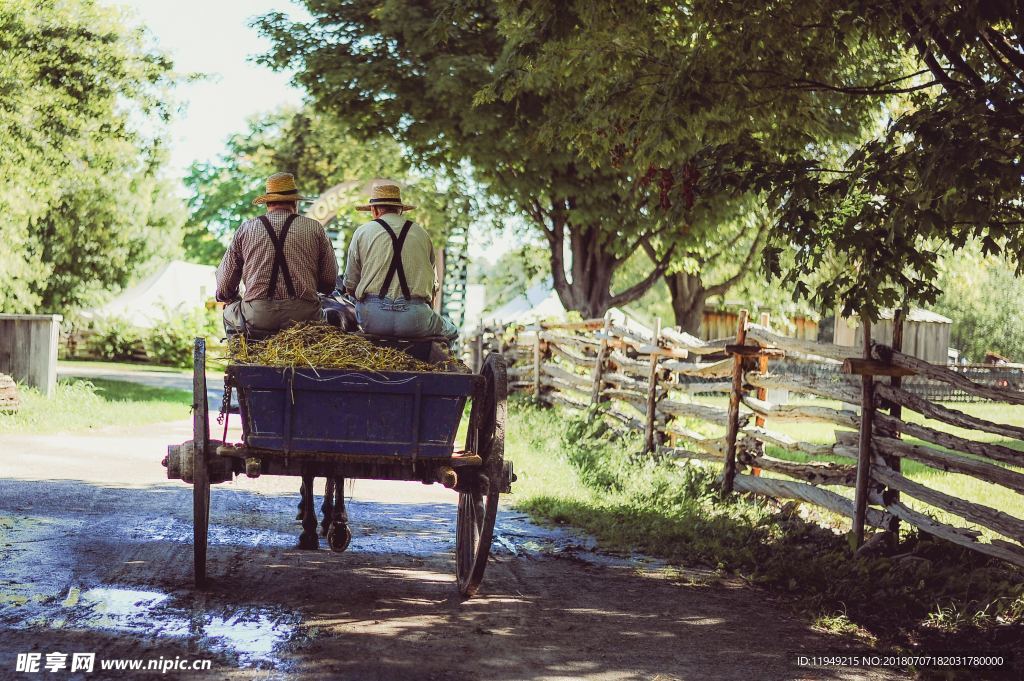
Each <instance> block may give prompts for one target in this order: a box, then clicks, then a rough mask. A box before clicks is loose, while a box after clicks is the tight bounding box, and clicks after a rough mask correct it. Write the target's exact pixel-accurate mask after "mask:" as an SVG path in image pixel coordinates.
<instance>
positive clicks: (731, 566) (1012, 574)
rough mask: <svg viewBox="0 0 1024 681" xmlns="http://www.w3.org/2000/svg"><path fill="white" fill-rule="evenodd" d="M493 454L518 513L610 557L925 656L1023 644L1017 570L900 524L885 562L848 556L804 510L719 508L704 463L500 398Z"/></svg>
mask: <svg viewBox="0 0 1024 681" xmlns="http://www.w3.org/2000/svg"><path fill="white" fill-rule="evenodd" d="M506 447H507V456H508V457H509V458H511V459H512V460H513V461H514V462H515V465H516V472H517V474H518V475H519V482H518V483H517V484H516V496H515V497H514V501H515V504H516V506H517V507H518V508H520V509H523V510H525V511H527V512H529V513H531V514H533V515H535V516H539V517H540V518H543V519H546V520H549V521H554V522H561V523H569V524H572V525H575V526H577V527H580V528H582V529H583V530H585V531H587V532H589V533H591V534H593V535H594V536H595V537H597V539H598V540H599V542H600V543H601V544H602V545H603V546H605V547H608V548H611V549H619V550H625V551H629V550H640V551H643V552H644V553H648V554H650V555H654V556H658V557H661V558H665V559H668V560H671V561H675V562H678V563H681V564H690V565H695V564H696V565H702V566H711V567H713V568H717V569H718V570H720V571H721V572H723V573H727V574H732V575H738V576H741V577H743V578H744V579H746V580H748V581H750V582H751V583H756V584H760V585H763V586H765V587H766V588H768V589H771V590H773V591H777V592H783V593H787V594H791V595H792V596H793V597H794V602H795V603H796V604H797V606H798V608H799V609H800V610H802V611H804V612H805V613H806V614H807V615H808V616H809V617H810V618H811V619H812V620H813V621H815V622H817V624H818V626H820V627H822V628H824V629H827V630H829V631H834V632H851V631H855V630H856V631H859V632H866V633H867V634H868V635H869V636H871V637H877V638H878V639H881V640H882V641H883V642H884V643H885V644H886V645H889V646H894V645H897V646H905V647H908V648H910V647H912V646H914V645H915V644H923V645H925V646H927V647H928V648H929V649H931V650H951V649H958V650H968V649H981V648H984V649H987V650H1010V649H1011V648H1015V647H1016V646H1011V645H1010V644H1009V643H1008V641H1009V640H1010V639H1011V638H1014V637H1016V639H1019V638H1020V637H1021V636H1024V571H1022V570H1019V569H1016V568H1014V567H1012V566H1010V565H1008V564H1006V563H1003V562H1001V561H998V560H994V559H988V558H986V557H985V556H982V555H980V554H977V553H975V552H972V551H969V550H967V549H961V548H958V547H956V546H955V545H953V544H949V543H948V542H943V541H941V540H938V541H933V540H931V538H930V537H928V536H926V535H921V534H918V533H916V532H913V531H910V530H909V529H908V530H907V531H906V533H905V536H904V537H903V542H902V545H901V547H900V550H899V554H898V555H897V556H894V557H891V558H890V557H879V558H872V559H855V558H853V557H852V556H851V554H850V550H849V548H848V546H847V543H846V539H845V537H844V536H843V535H841V534H838V533H836V532H834V531H832V530H830V529H828V528H826V527H823V526H821V525H819V524H817V523H815V522H813V521H811V520H808V519H807V518H806V516H805V514H804V513H802V508H806V507H802V506H801V505H799V504H796V503H787V504H784V505H780V504H779V503H777V502H775V501H771V500H765V499H758V500H756V501H755V500H751V499H750V498H748V497H743V496H739V495H737V496H734V497H732V498H730V499H728V500H724V501H723V500H721V499H719V498H718V495H717V487H716V485H715V478H716V477H717V475H718V472H719V471H718V470H717V467H705V466H703V465H701V464H699V463H691V464H688V465H685V466H683V467H680V466H678V465H676V464H675V463H674V462H670V461H664V460H663V461H658V460H655V459H654V458H652V457H650V456H640V455H638V454H636V452H638V451H639V450H640V448H641V447H640V442H639V441H638V439H636V438H630V437H626V438H625V439H616V438H614V437H611V436H610V435H609V434H608V433H606V432H602V427H601V426H600V425H591V424H588V423H587V422H586V420H585V419H581V418H573V417H572V416H571V415H570V414H568V413H567V412H564V411H561V410H557V409H546V410H545V409H538V408H535V407H533V406H531V405H530V404H529V403H528V402H527V401H525V400H513V402H512V406H511V408H510V427H509V435H508V437H507V444H506ZM752 597H755V596H752ZM965 646H966V647H965ZM1016 664H1024V660H1019V661H1017V662H1016ZM1017 671H1018V672H1020V671H1022V669H1018V670H1017Z"/></svg>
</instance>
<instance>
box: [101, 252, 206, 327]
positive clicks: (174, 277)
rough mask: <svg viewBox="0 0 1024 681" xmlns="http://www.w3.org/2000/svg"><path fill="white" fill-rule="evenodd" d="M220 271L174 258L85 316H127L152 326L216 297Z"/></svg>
mask: <svg viewBox="0 0 1024 681" xmlns="http://www.w3.org/2000/svg"><path fill="white" fill-rule="evenodd" d="M216 271H217V268H216V267H213V266H212V265H196V264H194V263H190V262H184V261H182V260H174V261H171V262H169V263H167V264H166V265H163V266H161V267H160V269H158V270H157V271H156V272H154V273H153V274H151V275H149V276H148V277H146V278H145V279H143V280H142V281H140V282H138V283H137V284H135V285H134V286H132V287H130V288H127V289H125V290H124V291H122V292H121V294H120V295H118V296H117V297H116V298H114V299H113V300H111V301H110V302H108V303H106V304H104V305H101V306H100V307H97V308H93V309H92V310H88V311H87V312H86V313H85V316H87V317H97V318H98V317H123V318H125V319H127V320H129V321H131V322H132V324H134V325H135V326H141V327H144V328H152V327H154V326H156V325H157V324H159V323H160V322H161V321H163V320H164V319H166V318H167V316H168V315H169V314H174V313H187V312H191V311H192V310H194V309H196V308H198V307H202V306H203V305H205V304H206V302H207V301H208V300H210V299H211V298H213V297H214V296H215V295H216V293H217V279H216Z"/></svg>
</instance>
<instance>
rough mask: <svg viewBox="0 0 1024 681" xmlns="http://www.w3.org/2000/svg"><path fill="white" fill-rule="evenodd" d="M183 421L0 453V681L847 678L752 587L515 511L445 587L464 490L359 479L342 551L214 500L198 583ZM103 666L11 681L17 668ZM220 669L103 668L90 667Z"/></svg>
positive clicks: (272, 516) (41, 441) (276, 508)
mask: <svg viewBox="0 0 1024 681" xmlns="http://www.w3.org/2000/svg"><path fill="white" fill-rule="evenodd" d="M188 437H189V426H188V424H187V423H180V424H171V425H164V426H158V427H153V426H150V427H146V428H141V429H137V430H133V431H116V430H113V431H106V432H100V433H96V434H92V435H88V436H75V437H69V436H47V437H29V436H25V437H12V436H7V437H3V438H0V565H2V568H0V678H2V679H7V678H12V679H28V678H40V677H42V678H48V679H51V678H52V679H57V678H60V679H68V678H80V679H97V678H121V679H124V678H131V679H145V678H160V679H175V678H190V679H207V678H208V679H286V678H287V679H351V680H359V681H371V680H379V681H391V680H398V679H403V680H405V679H437V680H442V679H443V680H448V679H452V680H454V679H499V680H506V679H507V680H512V679H531V680H533V679H535V680H540V679H593V680H599V679H600V680H604V679H608V680H612V679H616V680H618V679H662V680H668V679H687V680H689V679H745V680H755V679H756V680H761V679H853V678H870V679H883V678H899V676H898V675H895V674H892V675H887V674H886V673H883V672H877V671H876V672H874V673H870V674H869V673H867V672H862V671H853V670H845V671H842V670H828V669H806V668H804V669H801V668H798V667H797V666H796V665H795V662H794V659H795V655H796V654H797V653H799V652H803V653H822V652H825V651H834V650H836V649H840V648H842V647H843V643H842V642H841V641H839V640H837V639H834V638H832V637H830V636H829V635H827V634H824V633H820V632H816V631H813V630H812V629H810V628H809V627H808V626H807V624H806V623H802V622H800V621H798V620H796V619H794V618H793V617H791V616H789V615H788V614H787V613H786V611H785V609H783V608H780V607H778V606H777V605H773V604H771V603H770V602H769V601H767V600H766V598H765V596H764V595H763V594H762V593H761V592H759V591H756V590H752V589H749V588H746V587H743V586H739V585H727V584H721V583H717V582H715V581H714V580H713V579H711V578H710V577H709V576H707V575H702V574H700V573H698V572H679V571H678V570H671V569H667V568H665V567H663V566H659V565H658V564H657V563H653V562H642V561H636V560H632V561H630V560H625V559H620V558H614V557H609V556H603V555H601V554H599V553H597V552H595V551H593V550H591V548H590V547H589V546H588V542H587V540H586V539H585V538H581V537H578V536H574V535H572V534H570V533H568V532H565V531H559V530H548V529H544V528H541V527H538V526H536V525H534V524H532V523H530V522H529V521H528V520H527V519H526V518H525V517H524V516H523V515H522V514H518V513H515V512H513V511H510V510H506V511H504V512H503V513H502V515H501V518H500V520H499V527H498V532H499V541H498V544H497V545H496V547H495V551H494V557H493V560H492V563H491V566H490V567H489V569H488V572H487V575H486V578H485V581H484V586H483V589H482V592H481V594H480V595H479V596H478V597H476V598H473V599H470V600H468V601H463V600H461V599H460V598H459V597H458V594H457V592H456V589H455V585H454V575H453V573H454V564H453V556H452V550H453V544H454V531H453V519H454V516H455V506H454V504H453V501H454V494H452V493H450V492H448V491H447V490H443V489H439V488H438V487H437V486H434V487H426V486H422V485H418V484H416V483H370V482H356V483H355V486H354V488H353V489H352V490H351V493H352V495H353V500H352V502H351V504H350V507H349V510H350V515H351V517H352V519H353V532H354V535H355V536H354V539H353V541H352V545H351V547H350V549H349V551H348V552H346V553H344V554H334V553H332V552H330V551H329V550H326V549H321V550H319V551H298V550H294V549H293V548H292V546H293V545H294V542H295V539H296V537H297V534H298V527H297V525H296V524H295V522H294V520H293V518H294V515H295V503H296V501H297V495H296V491H295V487H296V482H295V481H294V480H290V479H282V478H260V479H258V480H248V479H244V478H243V479H242V480H239V481H235V482H233V483H229V484H225V485H219V486H216V487H214V489H213V495H212V511H211V536H210V544H211V545H210V559H211V564H210V574H211V576H212V584H211V586H210V587H209V588H208V589H206V590H205V591H201V592H200V591H196V590H194V589H193V588H192V587H191V533H192V530H191V527H192V526H191V488H190V487H189V486H187V485H185V484H182V483H179V482H169V481H167V480H165V479H163V469H162V468H161V467H160V465H159V461H160V458H161V456H162V454H163V449H164V447H165V445H166V444H167V443H171V442H180V441H182V440H185V439H187V438H188ZM27 652H35V653H40V654H41V657H42V663H45V661H46V654H47V653H52V652H64V653H75V652H85V653H90V652H91V653H96V662H95V671H94V672H93V673H81V672H76V673H74V674H71V673H69V672H68V671H67V670H62V671H59V672H56V673H50V672H46V671H45V670H43V671H42V672H41V673H35V674H23V673H17V672H16V671H15V669H16V656H17V653H27ZM129 658H141V659H144V660H150V659H160V658H164V660H168V661H170V660H175V659H177V658H180V659H181V660H189V661H194V660H203V659H207V660H211V667H212V668H211V670H210V671H206V672H193V671H186V672H175V671H170V672H168V673H165V674H160V673H158V672H103V671H100V670H99V667H100V663H101V661H102V660H110V659H129Z"/></svg>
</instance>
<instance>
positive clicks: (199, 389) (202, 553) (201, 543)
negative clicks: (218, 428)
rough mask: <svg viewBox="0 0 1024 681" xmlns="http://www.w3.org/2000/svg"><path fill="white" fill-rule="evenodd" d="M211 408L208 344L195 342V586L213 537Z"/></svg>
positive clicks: (203, 577) (202, 577)
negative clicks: (211, 508)
mask: <svg viewBox="0 0 1024 681" xmlns="http://www.w3.org/2000/svg"><path fill="white" fill-rule="evenodd" d="M209 442H210V405H209V403H208V401H207V399H206V341H205V340H204V339H202V338H196V342H195V348H194V350H193V355H192V446H193V470H192V552H193V561H194V564H195V580H196V586H200V587H201V586H204V585H205V584H206V544H207V539H208V537H209V533H210V473H209V467H208V465H207V463H208V462H207V456H206V452H207V445H208V444H209Z"/></svg>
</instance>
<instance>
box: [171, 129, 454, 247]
mask: <svg viewBox="0 0 1024 681" xmlns="http://www.w3.org/2000/svg"><path fill="white" fill-rule="evenodd" d="M282 171H283V172H290V173H292V174H294V175H295V178H296V182H297V183H298V186H299V190H300V191H302V192H303V193H305V194H306V195H310V196H316V195H317V194H320V193H322V192H324V191H325V190H327V189H329V188H331V187H333V186H334V185H337V184H341V183H344V182H353V183H358V184H357V185H355V186H354V187H353V191H352V192H351V194H352V196H351V198H352V203H351V205H349V206H348V207H347V208H346V209H343V210H341V211H340V212H339V221H340V222H341V223H342V225H343V226H346V225H347V226H354V225H355V223H356V222H358V221H360V219H362V218H365V214H356V213H355V211H354V207H355V205H356V203H362V202H363V201H364V200H365V198H366V197H365V196H364V190H366V188H367V186H366V185H368V182H369V181H370V180H372V179H374V178H387V179H393V180H396V181H399V182H401V183H402V184H403V185H405V186H404V189H403V191H404V194H403V198H404V199H405V200H406V201H407V202H409V203H412V204H413V205H415V206H416V207H417V209H416V214H415V219H416V220H417V222H419V223H420V224H421V225H422V226H423V227H424V228H426V229H427V230H428V231H429V232H430V233H431V236H432V237H433V238H434V239H435V240H437V241H439V242H442V243H443V239H444V237H445V235H446V234H447V231H448V229H449V228H450V227H451V226H452V225H453V224H455V222H456V221H460V220H461V221H464V220H466V219H467V215H468V214H470V213H472V207H471V206H470V205H469V201H468V200H467V198H466V197H464V196H460V195H458V194H456V193H450V192H445V191H442V189H443V188H442V187H439V186H438V184H437V180H438V178H436V177H434V175H433V174H431V173H430V172H429V169H423V168H417V167H415V166H414V164H412V163H411V162H410V161H409V159H407V158H406V157H405V155H404V154H403V153H402V149H401V147H400V146H399V145H398V143H397V142H396V141H395V140H394V139H393V138H391V137H383V136H377V137H367V138H357V137H355V136H354V135H353V134H352V132H351V131H350V129H349V127H348V126H347V125H345V124H344V122H343V121H340V120H339V119H338V118H337V117H335V116H332V115H327V114H322V113H318V112H316V111H312V110H308V109H299V110H284V111H279V112H274V113H268V114H265V115H263V116H259V117H256V118H254V119H252V120H251V121H249V124H248V129H247V130H245V131H241V132H237V133H235V134H233V135H232V136H231V137H230V138H229V139H228V140H227V143H226V146H225V150H224V152H223V153H222V154H220V156H218V157H217V158H216V159H214V160H211V161H205V162H198V163H194V164H193V165H192V167H191V169H190V171H189V174H188V175H187V176H186V178H185V185H186V187H187V188H188V190H189V193H190V198H189V209H190V214H189V218H188V223H187V225H186V227H187V233H186V236H185V247H186V250H187V252H188V254H189V256H190V257H191V258H192V259H194V260H196V261H199V262H206V263H211V264H216V263H218V262H220V258H221V256H222V255H223V254H224V249H225V243H226V241H227V239H228V238H229V237H230V235H231V234H232V233H233V232H234V230H235V229H236V228H237V227H238V225H239V224H241V223H242V222H243V221H244V220H247V219H249V218H250V217H252V216H254V215H256V214H257V213H258V211H259V210H260V209H258V208H256V207H254V206H253V205H252V200H253V199H254V198H256V197H257V196H259V195H260V194H262V193H263V191H264V182H265V181H266V178H267V177H268V176H269V175H271V174H273V173H276V172H282ZM300 210H302V209H301V207H300ZM438 245H440V244H438Z"/></svg>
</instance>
